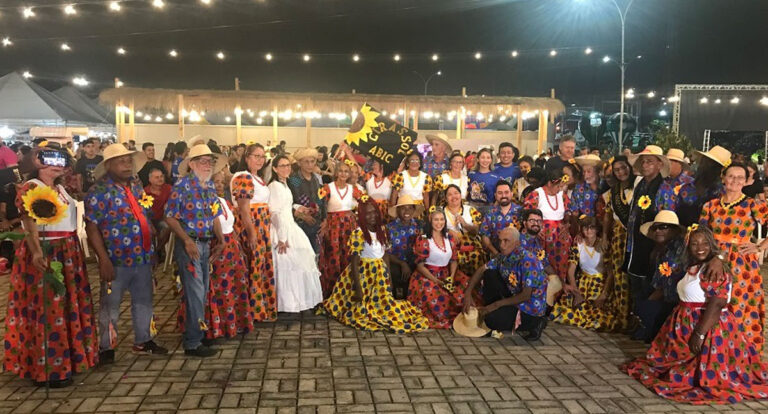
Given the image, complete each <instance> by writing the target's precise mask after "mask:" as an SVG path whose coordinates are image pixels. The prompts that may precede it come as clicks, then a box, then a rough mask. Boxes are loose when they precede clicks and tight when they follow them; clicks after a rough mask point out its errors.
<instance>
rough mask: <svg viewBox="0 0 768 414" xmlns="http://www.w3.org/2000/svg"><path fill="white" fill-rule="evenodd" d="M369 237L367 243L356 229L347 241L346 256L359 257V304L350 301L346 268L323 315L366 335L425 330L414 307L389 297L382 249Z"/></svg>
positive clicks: (350, 283) (349, 273)
mask: <svg viewBox="0 0 768 414" xmlns="http://www.w3.org/2000/svg"><path fill="white" fill-rule="evenodd" d="M369 234H370V238H371V242H370V243H368V242H366V241H365V238H364V236H363V231H362V230H361V229H360V228H357V229H355V230H354V231H353V232H352V234H351V235H350V237H349V241H348V248H349V254H350V255H358V256H360V265H359V267H358V270H357V271H358V276H359V278H360V287H361V289H362V291H363V296H362V300H361V301H360V302H353V301H352V295H353V294H354V292H355V287H354V280H353V279H352V264H350V265H348V266H347V267H346V269H344V272H342V274H341V276H340V277H339V280H338V281H337V282H336V286H335V287H334V289H333V293H332V294H331V296H330V297H329V298H328V299H326V300H325V301H324V302H323V307H324V308H325V310H326V312H328V314H329V315H331V316H332V317H333V318H335V319H336V320H338V321H339V322H341V323H343V324H344V325H347V326H351V327H353V328H356V329H362V330H366V331H380V330H388V331H393V332H396V333H411V332H419V331H423V330H426V329H428V328H429V320H427V318H425V317H424V315H422V314H421V312H420V311H419V310H418V309H417V308H416V307H414V306H413V305H411V304H410V302H408V301H405V300H395V298H394V296H392V285H391V284H390V276H389V269H387V267H386V265H385V264H384V252H385V250H384V249H385V247H384V246H383V245H382V244H381V243H380V242H379V241H378V240H377V237H376V234H375V233H369Z"/></svg>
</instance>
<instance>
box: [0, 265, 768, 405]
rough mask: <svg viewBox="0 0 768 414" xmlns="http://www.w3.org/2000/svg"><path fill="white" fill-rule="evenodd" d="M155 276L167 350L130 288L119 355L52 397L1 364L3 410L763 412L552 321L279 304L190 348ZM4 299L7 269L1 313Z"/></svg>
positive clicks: (0, 287) (627, 345)
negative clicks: (532, 326)
mask: <svg viewBox="0 0 768 414" xmlns="http://www.w3.org/2000/svg"><path fill="white" fill-rule="evenodd" d="M91 270H92V272H91V279H92V287H93V290H94V292H98V289H97V287H98V280H97V278H96V277H95V276H96V272H95V268H93V267H92V268H91ZM158 277H159V278H160V283H159V288H158V292H157V294H156V296H155V303H156V305H155V314H156V316H157V317H158V324H159V325H160V326H159V329H160V330H161V335H160V337H159V342H161V343H163V344H165V345H166V346H167V347H169V348H170V349H171V355H170V356H169V357H137V356H135V355H133V354H131V353H130V346H131V344H132V339H133V334H132V333H131V326H130V323H131V322H130V310H129V308H128V306H127V305H128V300H127V297H126V300H125V301H124V307H123V314H122V316H121V319H120V326H119V329H120V331H121V334H120V341H121V342H120V348H119V350H118V353H117V362H116V363H115V364H114V365H112V366H109V367H107V368H95V369H93V370H91V371H90V372H87V373H85V374H81V375H78V376H76V377H75V386H72V387H69V388H66V389H63V390H52V391H51V398H50V400H45V391H44V389H38V388H35V387H33V386H31V384H30V382H29V381H26V380H21V379H18V378H17V377H15V376H13V375H11V374H8V373H3V374H0V412H2V413H5V412H13V413H28V412H43V413H53V412H56V413H71V412H77V413H89V412H96V411H98V412H126V411H127V412H134V411H139V412H146V413H151V412H155V413H161V412H162V413H165V412H168V413H170V412H176V411H179V412H190V413H193V412H194V413H214V412H218V413H230V412H231V413H256V412H258V413H296V412H298V413H315V412H318V413H332V412H374V411H375V412H418V413H431V412H434V413H450V412H456V413H485V412H499V413H501V412H509V413H623V412H632V413H635V412H664V413H666V412H688V413H693V412H722V411H727V412H768V401H765V402H748V403H742V404H739V405H734V406H726V407H721V406H714V407H710V406H704V407H700V406H690V405H682V404H672V403H670V402H668V401H666V400H664V399H661V398H659V397H656V396H655V395H654V394H653V393H651V392H649V391H647V390H646V389H645V388H644V387H642V386H640V384H638V383H637V382H635V381H634V380H632V379H630V378H628V377H627V376H626V375H624V374H622V373H621V372H619V370H618V369H617V368H616V367H617V365H618V364H619V363H621V362H623V361H625V360H627V359H628V358H630V357H632V356H636V355H639V354H641V353H642V352H643V351H644V350H645V346H643V345H642V344H638V343H636V342H632V341H629V340H627V339H626V338H625V337H624V336H621V335H613V334H597V333H594V332H588V331H584V330H580V329H574V328H567V327H563V326H559V325H556V324H550V325H549V326H548V327H547V329H546V330H545V333H544V336H543V338H542V341H541V342H539V343H537V344H536V346H531V345H529V344H528V343H526V342H525V341H524V340H522V339H521V338H519V337H515V336H507V337H505V338H503V339H501V340H497V339H492V338H481V339H468V338H463V337H458V336H456V335H454V334H453V333H452V332H450V331H430V332H425V333H421V334H417V335H411V336H398V335H394V334H385V333H374V334H371V333H364V332H357V331H355V330H352V329H349V328H346V327H344V326H342V325H340V324H338V323H336V322H334V321H330V320H328V319H326V318H325V317H322V316H312V317H306V318H301V317H299V316H289V315H282V314H281V315H280V321H279V322H277V323H274V324H262V325H261V326H259V328H258V330H257V331H256V332H254V333H251V334H249V335H247V336H245V337H239V338H237V339H233V340H229V341H227V342H225V343H224V344H223V345H221V346H219V348H220V349H221V353H220V354H219V356H218V357H216V358H211V359H205V360H201V359H194V358H186V357H185V356H184V354H183V350H182V349H181V347H180V335H179V334H178V333H177V332H176V331H175V320H176V319H175V315H176V314H175V311H176V307H177V302H178V300H177V299H176V298H175V297H174V294H173V289H172V283H171V281H170V278H169V276H167V275H159V276H158ZM7 298H8V278H7V277H3V278H2V279H0V317H1V318H3V319H4V317H5V311H6V300H7ZM94 299H96V298H94ZM2 326H3V328H0V331H2V330H3V329H4V323H3V325H2Z"/></svg>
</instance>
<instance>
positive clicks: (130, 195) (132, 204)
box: [123, 185, 152, 251]
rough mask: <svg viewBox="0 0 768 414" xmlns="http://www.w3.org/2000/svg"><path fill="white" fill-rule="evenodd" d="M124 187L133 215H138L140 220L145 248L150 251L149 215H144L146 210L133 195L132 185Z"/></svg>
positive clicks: (137, 217)
mask: <svg viewBox="0 0 768 414" xmlns="http://www.w3.org/2000/svg"><path fill="white" fill-rule="evenodd" d="M123 189H124V190H125V198H127V199H128V205H129V206H130V207H131V211H132V212H133V215H134V216H136V219H137V220H139V227H140V228H141V237H142V239H143V242H144V243H143V244H144V250H146V251H149V250H150V249H152V237H151V233H150V230H149V224H148V223H147V217H146V216H145V215H144V212H143V211H142V210H141V207H139V203H138V202H137V201H136V197H134V196H133V191H131V187H129V186H127V185H124V186H123Z"/></svg>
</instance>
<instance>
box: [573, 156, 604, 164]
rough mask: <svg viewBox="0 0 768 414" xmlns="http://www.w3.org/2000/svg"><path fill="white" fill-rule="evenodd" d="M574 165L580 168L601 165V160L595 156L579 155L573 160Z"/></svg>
mask: <svg viewBox="0 0 768 414" xmlns="http://www.w3.org/2000/svg"><path fill="white" fill-rule="evenodd" d="M575 160H576V164H579V165H580V166H582V167H591V166H593V165H600V164H602V162H603V160H602V159H600V157H598V156H597V155H595V154H587V155H579V156H578V157H576V158H575Z"/></svg>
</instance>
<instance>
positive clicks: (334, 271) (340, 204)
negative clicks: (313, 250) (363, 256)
mask: <svg viewBox="0 0 768 414" xmlns="http://www.w3.org/2000/svg"><path fill="white" fill-rule="evenodd" d="M349 171H350V166H349V165H347V164H346V163H345V162H340V163H338V164H336V171H335V177H334V178H335V181H334V182H332V183H330V184H327V185H325V186H323V187H322V188H321V189H320V194H319V196H320V198H321V199H325V200H326V201H327V204H326V205H327V207H328V217H327V218H326V221H325V237H323V243H322V245H321V248H320V266H319V268H320V284H321V285H322V286H323V297H324V298H327V297H328V296H330V295H331V292H333V286H334V285H335V284H336V280H338V279H339V275H340V274H341V272H342V271H343V270H344V269H345V268H346V267H347V264H349V253H348V252H347V241H348V240H349V235H350V234H352V230H354V229H355V228H356V227H357V223H356V216H355V211H354V210H355V208H357V200H359V199H360V196H362V195H363V193H362V192H361V191H360V190H358V189H357V187H356V186H354V185H352V184H348V183H347V179H348V178H349Z"/></svg>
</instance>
